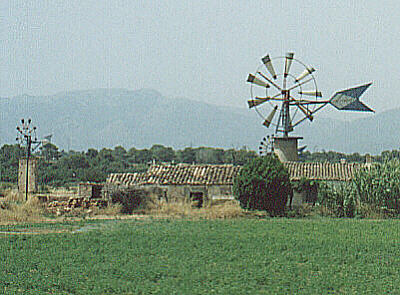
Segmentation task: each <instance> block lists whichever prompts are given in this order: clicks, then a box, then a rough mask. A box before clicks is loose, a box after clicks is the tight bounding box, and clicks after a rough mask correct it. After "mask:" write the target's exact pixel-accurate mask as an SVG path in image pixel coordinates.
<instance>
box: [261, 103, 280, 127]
mask: <svg viewBox="0 0 400 295" xmlns="http://www.w3.org/2000/svg"><path fill="white" fill-rule="evenodd" d="M277 110H278V106H275V107H274V109H273V110H272V112H271V113H270V114H269V115H268V117H267V118H266V119H265V121H264V123H263V125H264V126H265V127H267V128H268V127H269V126H270V125H271V122H272V120H273V118H274V116H275V114H276V111H277Z"/></svg>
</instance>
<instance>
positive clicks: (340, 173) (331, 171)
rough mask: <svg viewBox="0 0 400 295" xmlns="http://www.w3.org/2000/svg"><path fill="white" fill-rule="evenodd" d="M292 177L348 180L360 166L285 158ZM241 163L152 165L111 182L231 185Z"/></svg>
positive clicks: (121, 174) (109, 179) (110, 177)
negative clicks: (237, 164)
mask: <svg viewBox="0 0 400 295" xmlns="http://www.w3.org/2000/svg"><path fill="white" fill-rule="evenodd" d="M284 165H285V166H286V168H287V169H288V171H289V176H290V179H291V180H300V179H301V178H302V177H305V178H308V179H310V180H328V181H348V180H351V178H352V177H353V175H354V173H355V172H356V171H357V170H359V169H360V168H361V167H363V166H364V165H363V164H359V163H317V162H313V163H302V162H285V163H284ZM240 169H241V167H240V166H233V165H189V164H178V165H152V166H150V168H149V169H148V170H147V172H145V173H113V174H111V175H110V176H109V177H108V179H107V183H110V184H117V185H119V184H123V185H146V184H160V185H186V184H190V185H224V184H226V185H230V184H233V178H234V177H235V176H236V175H237V174H238V173H239V171H240Z"/></svg>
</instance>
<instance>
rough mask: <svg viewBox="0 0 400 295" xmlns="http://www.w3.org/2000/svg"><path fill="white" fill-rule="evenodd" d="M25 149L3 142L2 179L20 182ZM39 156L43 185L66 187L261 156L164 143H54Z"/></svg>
mask: <svg viewBox="0 0 400 295" xmlns="http://www.w3.org/2000/svg"><path fill="white" fill-rule="evenodd" d="M24 155H25V149H24V148H23V147H21V146H20V145H17V144H14V145H7V144H6V145H3V146H2V147H1V148H0V181H1V182H12V183H16V182H17V180H18V162H19V159H20V158H21V157H24ZM34 156H36V157H37V159H38V180H39V184H40V185H51V186H62V185H65V184H69V183H76V182H82V181H90V182H103V181H105V180H106V178H107V176H108V175H109V174H110V173H116V172H143V171H146V170H147V168H148V166H149V165H150V164H152V163H157V164H158V163H172V164H174V163H188V164H233V165H244V164H245V163H246V162H247V161H248V160H249V159H251V158H255V157H257V154H256V153H255V152H254V151H250V150H248V149H247V148H242V149H239V150H236V149H227V150H224V149H221V148H210V147H198V148H191V147H188V148H185V149H182V150H174V149H172V148H171V147H165V146H163V145H159V144H156V145H153V146H152V147H151V148H150V149H137V148H134V147H133V148H131V149H129V150H126V149H125V148H124V147H122V146H117V147H115V148H113V149H109V148H103V149H101V150H96V149H93V148H90V149H88V150H87V151H82V152H77V151H68V152H66V151H64V150H61V151H60V150H59V149H58V147H57V146H56V145H54V144H51V143H49V144H46V145H44V146H42V147H41V149H40V150H39V151H38V152H37V153H35V155H34Z"/></svg>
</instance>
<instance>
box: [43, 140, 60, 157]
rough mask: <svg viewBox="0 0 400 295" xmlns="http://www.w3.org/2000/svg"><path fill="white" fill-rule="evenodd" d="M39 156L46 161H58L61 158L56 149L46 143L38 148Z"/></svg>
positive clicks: (54, 146)
mask: <svg viewBox="0 0 400 295" xmlns="http://www.w3.org/2000/svg"><path fill="white" fill-rule="evenodd" d="M40 155H41V156H42V157H43V158H44V159H45V160H46V161H54V160H58V159H59V158H60V157H61V154H60V152H59V151H58V147H57V146H56V145H54V144H52V143H46V144H44V145H43V146H42V147H41V148H40Z"/></svg>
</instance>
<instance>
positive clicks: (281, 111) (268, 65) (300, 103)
mask: <svg viewBox="0 0 400 295" xmlns="http://www.w3.org/2000/svg"><path fill="white" fill-rule="evenodd" d="M261 62H262V63H261V65H259V67H258V68H257V70H256V72H255V73H254V74H249V76H248V78H247V82H249V83H250V84H251V88H250V95H251V99H250V100H248V101H247V103H248V106H249V108H254V109H255V110H256V112H257V114H258V115H259V116H260V117H261V118H262V119H263V125H264V126H265V127H267V128H270V127H273V128H274V129H275V130H274V134H273V135H272V136H271V137H270V141H271V150H272V151H273V152H274V153H275V154H276V155H277V156H278V157H279V159H280V160H281V161H282V162H286V161H298V160H299V158H298V140H299V139H302V137H296V136H290V135H289V134H290V133H291V132H293V131H294V128H295V127H296V126H297V125H299V124H301V123H302V122H304V121H305V120H309V121H313V119H314V114H315V113H316V112H317V111H319V110H321V109H322V108H323V107H325V106H326V105H328V104H331V105H333V106H334V107H336V108H337V109H339V110H352V111H367V112H373V110H372V109H370V108H369V107H367V106H366V105H364V104H363V103H362V102H360V100H359V98H360V96H361V95H362V94H363V93H364V91H365V90H367V88H368V87H369V86H370V85H371V84H372V83H368V84H365V85H362V86H358V87H354V88H350V89H346V90H343V91H339V92H336V93H335V94H334V95H333V96H332V97H331V98H330V99H329V100H324V99H323V98H322V93H321V91H320V90H319V89H318V86H317V81H316V79H315V77H314V72H315V69H314V68H313V67H310V66H307V65H305V64H304V63H303V62H301V61H300V60H298V59H295V58H294V53H292V52H289V53H287V54H286V55H285V56H279V57H275V58H271V57H270V56H269V55H268V54H267V55H266V56H265V57H263V58H262V59H261ZM277 66H279V69H282V70H283V72H277V71H275V68H277ZM265 146H266V145H263V142H262V143H261V146H260V154H262V152H263V151H264V147H265Z"/></svg>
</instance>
